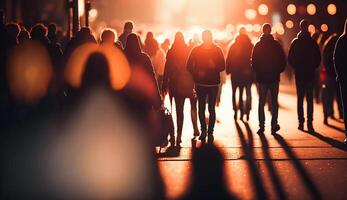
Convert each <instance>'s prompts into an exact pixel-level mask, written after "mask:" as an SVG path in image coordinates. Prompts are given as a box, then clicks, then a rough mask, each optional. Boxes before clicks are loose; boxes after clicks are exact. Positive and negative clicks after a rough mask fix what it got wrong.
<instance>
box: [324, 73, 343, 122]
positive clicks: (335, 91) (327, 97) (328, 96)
mask: <svg viewBox="0 0 347 200" xmlns="http://www.w3.org/2000/svg"><path fill="white" fill-rule="evenodd" d="M335 99H336V102H337V105H338V111H339V116H340V117H342V116H343V108H342V102H341V92H340V87H339V85H338V83H336V80H334V79H333V80H328V81H327V83H326V84H324V85H323V90H322V102H323V111H324V117H329V116H334V113H335V112H334V101H335Z"/></svg>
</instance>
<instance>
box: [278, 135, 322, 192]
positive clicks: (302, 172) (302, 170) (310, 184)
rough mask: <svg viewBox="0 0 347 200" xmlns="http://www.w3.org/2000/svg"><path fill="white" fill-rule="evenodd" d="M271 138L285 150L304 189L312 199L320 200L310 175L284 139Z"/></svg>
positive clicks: (279, 137)
mask: <svg viewBox="0 0 347 200" xmlns="http://www.w3.org/2000/svg"><path fill="white" fill-rule="evenodd" d="M273 137H274V138H275V139H276V141H277V142H278V143H279V144H280V145H281V147H282V148H283V149H284V150H285V152H286V154H287V156H288V157H289V159H290V160H291V161H292V164H293V166H294V167H295V169H296V171H297V172H298V173H299V175H300V178H301V179H302V181H303V182H304V184H305V186H306V188H307V189H308V191H309V192H310V193H311V195H312V198H313V199H322V197H321V194H320V192H319V190H318V189H317V187H316V185H315V183H314V182H313V181H312V179H311V177H310V175H309V174H308V173H307V171H306V170H305V167H304V166H303V165H302V164H301V162H300V160H299V159H298V158H297V156H296V155H295V153H294V152H293V151H292V150H291V148H290V147H289V145H288V143H287V142H286V141H285V140H284V138H283V137H282V136H280V135H278V134H274V135H273Z"/></svg>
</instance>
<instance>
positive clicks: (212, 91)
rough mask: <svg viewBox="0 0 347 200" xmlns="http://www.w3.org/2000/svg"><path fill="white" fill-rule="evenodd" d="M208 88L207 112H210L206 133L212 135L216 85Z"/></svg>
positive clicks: (214, 117) (216, 93)
mask: <svg viewBox="0 0 347 200" xmlns="http://www.w3.org/2000/svg"><path fill="white" fill-rule="evenodd" d="M208 90H209V91H208V112H209V114H210V116H209V121H208V134H209V135H213V131H214V125H215V123H216V101H217V95H218V87H210V88H208Z"/></svg>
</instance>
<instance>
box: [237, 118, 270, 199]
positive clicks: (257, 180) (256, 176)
mask: <svg viewBox="0 0 347 200" xmlns="http://www.w3.org/2000/svg"><path fill="white" fill-rule="evenodd" d="M235 126H236V130H237V133H238V135H239V138H240V142H241V145H242V152H243V154H244V156H243V157H242V158H244V159H246V161H247V164H248V171H249V173H250V177H252V181H253V184H254V187H255V189H256V195H257V199H267V194H266V191H265V189H264V186H263V183H262V180H261V176H260V173H259V170H258V167H257V163H256V162H255V160H254V152H253V135H252V132H251V131H249V132H248V140H249V141H248V143H247V141H246V138H245V136H244V133H243V132H242V129H241V127H240V125H239V123H238V122H237V121H235Z"/></svg>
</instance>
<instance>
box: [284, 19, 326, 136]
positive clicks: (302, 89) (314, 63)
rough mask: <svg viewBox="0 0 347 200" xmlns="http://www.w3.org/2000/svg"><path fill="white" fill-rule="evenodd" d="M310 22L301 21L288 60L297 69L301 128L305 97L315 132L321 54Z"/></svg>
mask: <svg viewBox="0 0 347 200" xmlns="http://www.w3.org/2000/svg"><path fill="white" fill-rule="evenodd" d="M308 25H309V22H308V21H307V20H302V21H301V22H300V32H299V33H298V36H297V37H296V38H295V39H294V40H293V41H292V44H291V45H290V48H289V55H288V61H289V64H290V65H291V66H292V67H293V69H294V71H295V82H296V89H297V95H298V100H297V112H298V120H299V127H298V129H299V130H304V122H305V118H304V108H303V104H304V98H305V97H306V101H307V129H308V131H309V132H310V133H314V128H313V124H312V122H313V89H314V81H315V73H316V69H317V68H318V67H319V65H320V62H321V54H320V50H319V46H318V44H317V43H316V42H315V41H314V40H313V39H312V37H311V35H310V32H309V31H308Z"/></svg>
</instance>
